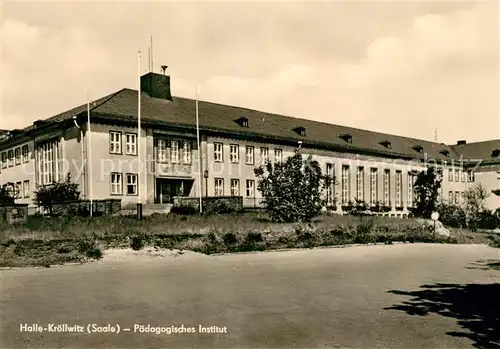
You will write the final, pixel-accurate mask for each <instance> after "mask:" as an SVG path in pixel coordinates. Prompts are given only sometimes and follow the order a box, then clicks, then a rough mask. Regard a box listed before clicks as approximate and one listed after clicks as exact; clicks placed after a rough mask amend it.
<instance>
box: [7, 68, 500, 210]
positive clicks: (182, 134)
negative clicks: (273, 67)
mask: <svg viewBox="0 0 500 349" xmlns="http://www.w3.org/2000/svg"><path fill="white" fill-rule="evenodd" d="M137 96H138V92H137V91H133V90H128V89H122V90H120V91H118V92H116V93H113V94H111V95H108V96H105V97H103V98H101V99H99V100H97V101H95V102H93V103H91V104H90V105H88V106H87V105H83V106H79V107H76V108H74V109H71V110H69V111H66V112H64V113H61V114H59V115H56V116H54V117H51V118H49V119H46V120H39V121H36V122H35V123H34V124H33V125H31V126H30V127H27V128H25V129H22V130H10V131H0V155H1V159H0V160H1V161H0V163H1V166H0V171H1V172H0V185H3V184H6V183H14V184H15V187H16V191H17V192H18V195H17V197H18V199H16V201H17V202H19V203H28V204H30V205H32V198H33V192H34V190H35V189H36V188H37V186H40V185H46V184H50V183H52V181H59V180H64V179H65V178H66V176H67V175H69V176H70V178H71V180H72V181H73V182H76V183H78V184H79V188H80V191H81V197H82V198H85V199H89V198H92V199H106V198H119V199H121V200H122V204H123V205H124V206H126V205H128V204H135V203H138V202H141V203H145V204H148V203H160V204H161V203H170V202H172V199H173V197H175V196H190V197H198V196H199V195H201V196H243V198H244V205H245V206H249V207H252V206H260V202H261V199H262V198H261V195H260V194H259V192H258V190H257V179H256V177H255V174H254V169H255V167H257V166H260V165H262V164H265V163H266V162H268V161H271V162H276V161H282V160H283V159H285V158H286V157H288V156H291V155H292V154H294V152H295V151H296V150H297V149H299V148H300V149H299V151H300V152H301V153H303V154H304V155H306V156H307V155H312V156H313V158H314V159H315V160H317V161H318V162H319V164H320V165H321V167H322V169H323V171H324V172H325V173H327V174H329V175H331V176H332V177H334V178H335V183H334V184H332V186H331V188H328V189H327V190H325V195H326V197H327V199H328V201H329V203H330V206H331V208H332V209H333V210H336V211H338V212H342V207H345V206H347V205H348V204H349V202H354V201H356V200H360V201H364V202H366V203H367V204H370V205H375V204H376V203H379V204H381V205H383V206H387V207H390V210H391V214H394V215H405V214H407V213H408V209H409V207H411V205H412V203H413V197H414V193H413V183H414V181H415V179H416V174H417V173H418V172H419V171H421V170H423V169H425V168H427V166H428V165H433V164H434V165H436V166H437V167H438V168H439V171H440V173H442V176H443V181H442V188H441V193H440V199H441V200H446V201H448V202H450V203H454V204H460V203H462V202H463V200H464V193H465V191H466V190H467V188H469V187H470V186H472V185H476V184H477V183H481V184H482V185H483V186H484V187H485V188H486V189H487V190H488V191H494V190H496V189H500V157H499V153H500V151H499V149H500V140H493V141H486V142H480V143H471V144H467V143H465V142H464V141H460V142H458V143H457V144H456V145H444V144H440V143H433V142H427V141H422V140H416V139H410V138H406V137H399V136H394V135H386V134H380V133H375V132H370V131H364V130H358V129H352V128H347V127H341V126H337V125H330V124H324V123H319V122H314V121H310V120H303V119H297V118H292V117H286V116H282V115H275V114H268V113H263V112H259V111H255V110H249V109H244V108H238V107H231V106H224V105H220V104H215V103H209V102H204V101H201V102H199V120H200V122H199V125H200V127H199V132H200V142H199V144H198V141H197V129H196V102H195V101H193V100H189V99H184V98H173V97H172V96H171V93H170V78H169V76H166V75H159V74H153V73H149V74H146V75H145V76H143V77H142V81H141V105H142V107H141V119H142V122H141V128H140V130H139V128H138V123H137V114H138V109H137ZM89 117H90V121H91V122H90V124H89V123H88V122H87V121H88V120H89ZM487 205H488V208H490V209H495V208H497V207H499V206H500V204H499V198H498V196H496V195H495V194H493V193H491V195H490V197H489V198H488V201H487Z"/></svg>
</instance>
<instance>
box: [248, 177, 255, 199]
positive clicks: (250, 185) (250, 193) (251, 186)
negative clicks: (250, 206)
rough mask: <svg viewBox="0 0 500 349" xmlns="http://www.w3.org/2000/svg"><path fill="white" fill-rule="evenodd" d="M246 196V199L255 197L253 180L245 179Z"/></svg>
mask: <svg viewBox="0 0 500 349" xmlns="http://www.w3.org/2000/svg"><path fill="white" fill-rule="evenodd" d="M246 194H247V196H248V197H250V198H253V197H255V181H254V180H253V179H247V187H246Z"/></svg>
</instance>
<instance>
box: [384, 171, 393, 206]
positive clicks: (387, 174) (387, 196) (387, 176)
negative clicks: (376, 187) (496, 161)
mask: <svg viewBox="0 0 500 349" xmlns="http://www.w3.org/2000/svg"><path fill="white" fill-rule="evenodd" d="M384 205H386V206H390V205H391V170H384Z"/></svg>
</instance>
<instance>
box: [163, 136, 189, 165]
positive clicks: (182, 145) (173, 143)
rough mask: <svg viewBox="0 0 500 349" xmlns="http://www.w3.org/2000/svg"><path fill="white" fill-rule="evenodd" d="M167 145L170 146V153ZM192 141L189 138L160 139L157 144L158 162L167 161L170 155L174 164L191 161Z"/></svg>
mask: <svg viewBox="0 0 500 349" xmlns="http://www.w3.org/2000/svg"><path fill="white" fill-rule="evenodd" d="M167 145H169V146H170V148H169V149H170V154H168V151H167ZM191 148H192V146H191V141H188V140H170V142H169V141H167V140H165V139H158V145H157V148H156V149H157V150H156V152H157V153H156V154H157V159H158V162H167V159H168V157H169V155H170V162H171V163H173V164H178V163H181V162H182V163H183V164H190V163H191Z"/></svg>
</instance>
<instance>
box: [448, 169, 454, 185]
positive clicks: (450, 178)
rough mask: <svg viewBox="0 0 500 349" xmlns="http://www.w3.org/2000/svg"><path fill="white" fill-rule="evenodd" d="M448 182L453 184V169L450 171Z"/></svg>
mask: <svg viewBox="0 0 500 349" xmlns="http://www.w3.org/2000/svg"><path fill="white" fill-rule="evenodd" d="M448 182H453V169H452V168H449V169H448Z"/></svg>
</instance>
